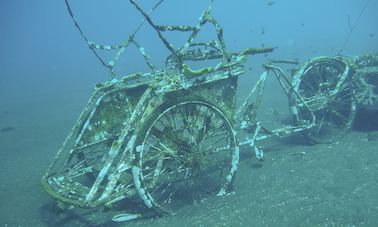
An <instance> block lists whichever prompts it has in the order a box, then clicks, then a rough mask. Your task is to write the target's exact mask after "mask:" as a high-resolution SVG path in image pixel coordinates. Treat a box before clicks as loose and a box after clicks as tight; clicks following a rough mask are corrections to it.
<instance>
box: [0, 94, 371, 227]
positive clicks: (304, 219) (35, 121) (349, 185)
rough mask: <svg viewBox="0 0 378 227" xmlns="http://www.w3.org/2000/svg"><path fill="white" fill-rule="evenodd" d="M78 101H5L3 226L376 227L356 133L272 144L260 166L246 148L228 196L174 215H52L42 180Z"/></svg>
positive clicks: (366, 151)
mask: <svg viewBox="0 0 378 227" xmlns="http://www.w3.org/2000/svg"><path fill="white" fill-rule="evenodd" d="M84 93H85V92H84ZM75 97H79V98H76V99H75V101H74V102H73V101H72V97H70V96H66V95H58V96H56V97H39V98H37V99H34V100H33V102H31V101H30V100H28V99H25V100H17V102H11V101H9V102H5V101H4V102H3V103H4V105H2V106H1V109H0V114H1V121H0V123H1V124H0V127H6V126H12V127H13V128H14V129H15V130H11V131H7V132H2V133H0V155H1V159H0V179H1V184H0V226H95V225H99V224H101V223H102V225H112V226H113V225H114V226H119V225H124V226H154V227H159V226H378V215H377V214H378V140H370V141H368V140H367V138H366V133H364V132H357V131H351V132H350V133H348V134H346V135H345V136H343V137H341V138H340V139H339V140H338V141H337V142H336V143H333V144H318V145H315V146H305V145H301V144H299V143H293V141H294V140H296V139H298V138H287V139H281V140H274V141H273V140H272V141H271V143H270V145H269V146H268V147H267V149H266V153H265V160H264V162H262V163H261V162H258V161H257V160H256V159H255V158H254V156H253V154H252V153H251V152H250V151H249V150H248V147H247V148H244V149H242V152H241V162H240V164H239V170H238V173H237V177H236V179H235V181H234V187H233V189H234V193H233V194H231V195H228V196H224V197H216V196H213V197H210V198H207V199H204V200H201V202H196V203H193V204H191V205H188V206H185V207H182V208H181V209H180V210H178V211H177V213H176V214H175V215H172V216H164V217H161V218H154V219H142V220H137V221H133V222H129V223H122V224H119V223H112V222H105V223H104V222H99V223H96V221H95V219H94V218H93V217H96V216H100V215H98V214H91V215H89V216H88V217H81V216H75V215H72V214H70V215H67V214H64V213H63V214H62V213H61V214H55V213H53V212H52V211H51V207H52V203H53V200H52V199H51V198H50V197H49V196H48V195H47V194H46V193H45V192H44V191H43V189H42V187H41V184H40V179H41V176H42V175H43V173H44V171H45V170H46V168H47V166H48V164H49V163H50V161H51V160H52V158H53V157H54V155H55V154H56V152H57V150H58V149H59V146H60V145H61V143H62V142H63V140H64V138H65V137H66V135H67V134H68V132H69V130H70V128H71V127H72V125H73V123H74V121H75V119H76V117H77V116H78V113H79V112H80V110H81V108H82V106H83V105H84V104H85V103H86V99H87V97H88V96H87V94H81V95H77V94H76V96H75ZM97 220H101V219H97Z"/></svg>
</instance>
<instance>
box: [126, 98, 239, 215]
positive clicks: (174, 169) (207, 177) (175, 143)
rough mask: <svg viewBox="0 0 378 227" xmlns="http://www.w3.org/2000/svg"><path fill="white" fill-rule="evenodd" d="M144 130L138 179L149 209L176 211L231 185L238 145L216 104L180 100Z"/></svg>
mask: <svg viewBox="0 0 378 227" xmlns="http://www.w3.org/2000/svg"><path fill="white" fill-rule="evenodd" d="M163 109H164V108H163ZM141 134H142V136H141V137H142V138H141V139H140V141H139V142H137V143H136V144H137V146H136V156H137V157H136V158H137V163H136V165H135V166H134V167H133V178H134V183H135V187H136V189H137V191H138V193H139V195H140V196H141V198H142V200H143V201H144V203H145V204H146V205H147V207H150V208H154V209H155V210H157V211H158V212H160V213H173V212H174V211H175V210H177V209H178V208H179V207H182V206H183V205H185V204H190V203H192V202H193V201H194V200H198V199H201V198H203V197H206V196H208V195H209V194H211V193H218V194H223V193H225V192H227V190H228V189H229V187H230V184H231V181H232V179H233V177H234V175H235V172H236V170H237V164H238V162H239V147H238V143H237V139H236V135H235V131H234V130H233V128H232V125H231V123H230V121H229V119H228V118H227V117H226V115H225V114H224V113H223V112H222V111H221V110H220V109H218V108H217V107H215V106H213V105H211V104H209V103H206V102H202V101H185V102H180V103H178V104H175V105H172V106H169V107H167V108H165V109H164V110H163V111H162V112H160V113H159V114H156V115H154V116H153V117H152V120H151V121H150V124H149V125H147V127H145V129H144V130H142V132H141Z"/></svg>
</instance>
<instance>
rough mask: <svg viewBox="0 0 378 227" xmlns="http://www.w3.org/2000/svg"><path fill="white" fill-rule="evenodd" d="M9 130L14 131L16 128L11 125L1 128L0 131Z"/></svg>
mask: <svg viewBox="0 0 378 227" xmlns="http://www.w3.org/2000/svg"><path fill="white" fill-rule="evenodd" d="M10 131H16V129H15V128H13V127H12V126H6V127H4V128H2V129H1V132H10Z"/></svg>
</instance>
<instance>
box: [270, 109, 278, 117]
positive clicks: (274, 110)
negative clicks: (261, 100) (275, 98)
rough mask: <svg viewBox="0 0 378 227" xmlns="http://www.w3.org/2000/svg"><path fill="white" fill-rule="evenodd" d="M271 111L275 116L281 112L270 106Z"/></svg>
mask: <svg viewBox="0 0 378 227" xmlns="http://www.w3.org/2000/svg"><path fill="white" fill-rule="evenodd" d="M269 113H270V114H271V115H274V116H278V115H280V114H281V113H280V111H279V110H277V109H276V108H270V109H269Z"/></svg>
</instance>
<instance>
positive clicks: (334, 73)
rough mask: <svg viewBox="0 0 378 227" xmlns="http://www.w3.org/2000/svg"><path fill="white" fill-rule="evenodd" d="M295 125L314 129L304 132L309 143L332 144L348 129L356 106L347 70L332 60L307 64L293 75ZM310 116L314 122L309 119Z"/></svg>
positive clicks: (346, 66)
mask: <svg viewBox="0 0 378 227" xmlns="http://www.w3.org/2000/svg"><path fill="white" fill-rule="evenodd" d="M293 86H294V89H295V90H296V92H297V94H298V95H299V97H296V105H297V106H296V107H297V110H298V112H297V114H298V115H297V116H295V118H296V120H297V123H298V124H302V125H303V124H311V123H315V126H314V127H313V128H311V129H310V130H308V131H306V132H305V135H306V136H308V137H309V138H310V139H313V140H314V142H317V141H316V140H318V139H319V140H320V141H324V139H327V140H329V141H332V139H333V138H332V137H334V136H335V135H337V134H339V133H340V132H341V130H342V129H348V128H350V127H351V125H352V123H353V120H354V117H355V112H356V103H355V99H354V89H353V83H352V82H351V77H350V74H349V66H348V65H347V64H346V63H344V62H343V61H340V60H338V59H335V58H327V57H319V58H313V59H310V60H309V61H307V62H306V63H305V64H304V65H303V66H302V67H301V68H300V69H299V70H298V71H297V73H296V74H295V75H294V78H293ZM313 116H314V117H315V118H313Z"/></svg>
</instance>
